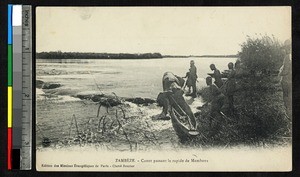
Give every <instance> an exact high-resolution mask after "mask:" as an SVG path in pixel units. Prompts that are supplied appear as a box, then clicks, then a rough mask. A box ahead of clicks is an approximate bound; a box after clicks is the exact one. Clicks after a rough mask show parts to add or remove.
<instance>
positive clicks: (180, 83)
mask: <svg viewBox="0 0 300 177" xmlns="http://www.w3.org/2000/svg"><path fill="white" fill-rule="evenodd" d="M290 46H291V44H290V41H286V42H285V45H284V47H283V49H284V51H285V58H284V62H283V65H282V67H281V69H280V73H279V76H280V77H281V85H282V90H283V101H284V105H285V107H286V108H287V110H288V112H291V109H292V105H291V97H292V96H291V95H292V94H291V93H292V87H291V86H292V75H291V71H292V68H291V55H290V51H291V47H290ZM238 62H239V61H237V63H236V64H235V66H237V65H239V64H238ZM235 66H234V64H233V63H232V62H230V63H228V70H227V81H226V82H223V81H222V77H223V75H222V74H221V72H220V71H219V70H218V69H217V68H216V66H215V65H214V64H211V65H210V69H211V70H212V71H213V73H208V75H209V76H208V77H206V84H207V86H208V88H209V91H210V95H211V97H210V98H211V99H210V100H208V103H209V105H211V111H210V116H211V118H215V117H217V116H219V115H220V114H222V112H221V109H222V107H223V105H224V103H225V100H227V102H228V108H229V109H228V113H229V114H230V115H233V114H234V97H233V95H234V93H235V91H236V80H235V76H236V71H235ZM183 78H186V81H185V80H184V79H183ZM213 79H214V83H213V82H212V81H213ZM196 82H197V68H196V66H195V62H194V61H193V60H191V61H190V68H189V72H188V73H187V74H186V76H185V77H179V76H176V75H174V74H173V73H171V72H166V73H165V74H164V75H163V79H162V84H163V91H164V92H162V93H160V94H159V96H158V98H157V102H158V103H159V104H160V105H162V106H163V111H162V113H161V114H160V119H170V116H168V110H169V107H170V104H169V101H168V94H167V93H169V94H170V93H174V92H177V93H178V92H179V93H180V94H181V95H183V93H184V91H183V90H184V89H185V87H186V86H187V87H188V88H189V93H188V94H186V95H187V96H192V97H193V98H195V97H197V90H196ZM191 88H192V91H191Z"/></svg>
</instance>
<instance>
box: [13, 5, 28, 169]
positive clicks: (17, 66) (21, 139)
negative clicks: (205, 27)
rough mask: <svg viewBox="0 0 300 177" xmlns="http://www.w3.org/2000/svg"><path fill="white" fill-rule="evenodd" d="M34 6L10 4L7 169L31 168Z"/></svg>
mask: <svg viewBox="0 0 300 177" xmlns="http://www.w3.org/2000/svg"><path fill="white" fill-rule="evenodd" d="M31 88H32V51H31V6H22V5H8V169H9V170H12V169H21V170H29V169H31V142H32V141H31V139H32V137H31V134H32V132H31V131H32V127H31V126H32V117H31V116H32V94H31Z"/></svg>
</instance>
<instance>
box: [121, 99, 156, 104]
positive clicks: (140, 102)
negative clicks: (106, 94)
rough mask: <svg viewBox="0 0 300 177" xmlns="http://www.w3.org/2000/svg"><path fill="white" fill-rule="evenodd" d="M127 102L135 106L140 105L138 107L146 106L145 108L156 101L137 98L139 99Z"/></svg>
mask: <svg viewBox="0 0 300 177" xmlns="http://www.w3.org/2000/svg"><path fill="white" fill-rule="evenodd" d="M125 101H128V102H131V103H134V104H138V105H141V104H142V105H144V106H148V105H149V104H153V103H155V102H156V101H155V100H153V99H150V98H141V97H137V98H126V99H125Z"/></svg>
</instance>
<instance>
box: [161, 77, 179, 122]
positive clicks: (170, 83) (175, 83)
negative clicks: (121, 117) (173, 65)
mask: <svg viewBox="0 0 300 177" xmlns="http://www.w3.org/2000/svg"><path fill="white" fill-rule="evenodd" d="M184 82H185V81H184V79H182V78H181V77H179V76H176V75H174V74H173V73H171V72H165V73H164V75H163V78H162V85H163V92H161V93H159V95H158V96H157V103H158V105H160V106H162V107H163V110H162V113H161V114H160V115H159V117H158V119H161V120H170V118H171V117H170V115H168V114H169V107H170V103H169V99H168V95H169V94H172V93H175V92H176V93H177V94H178V93H179V94H181V95H183V90H182V87H183V85H184Z"/></svg>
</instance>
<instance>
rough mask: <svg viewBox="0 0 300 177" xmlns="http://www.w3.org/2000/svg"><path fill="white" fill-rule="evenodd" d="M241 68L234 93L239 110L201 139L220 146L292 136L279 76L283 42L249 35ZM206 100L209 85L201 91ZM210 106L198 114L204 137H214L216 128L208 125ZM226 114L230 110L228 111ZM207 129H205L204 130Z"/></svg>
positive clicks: (241, 59) (272, 140)
mask: <svg viewBox="0 0 300 177" xmlns="http://www.w3.org/2000/svg"><path fill="white" fill-rule="evenodd" d="M241 47H242V48H241V52H239V57H240V58H239V61H240V64H239V67H236V83H237V86H236V91H235V93H234V108H235V112H234V115H232V116H227V117H228V118H230V120H227V121H226V119H228V118H226V117H223V118H221V119H219V122H220V124H221V126H222V127H221V128H220V129H219V130H218V133H217V134H216V135H214V136H213V137H212V138H210V139H209V141H208V140H204V139H203V137H199V138H198V139H197V141H198V142H199V141H200V142H201V141H202V142H206V143H211V144H213V145H216V143H221V144H222V143H223V144H224V143H225V144H228V143H230V144H239V143H246V144H249V143H250V144H259V143H260V142H263V143H265V142H275V143H276V144H278V142H279V140H282V137H285V136H291V119H290V118H289V117H288V116H287V113H286V109H285V106H284V103H283V96H282V88H281V84H280V79H279V77H278V76H277V73H278V72H279V68H280V67H281V65H282V63H283V59H284V51H283V50H282V45H281V43H280V42H279V41H278V40H277V39H275V37H272V38H270V37H268V36H262V37H257V38H248V39H247V41H246V42H244V43H243V44H242V45H241ZM201 96H202V98H203V100H204V101H206V100H208V99H209V98H210V95H209V93H207V88H204V89H202V90H201ZM208 113H209V109H208V108H203V109H202V110H201V115H199V116H197V118H198V120H199V121H200V122H201V123H202V124H200V126H201V127H199V131H200V130H206V131H207V132H205V133H202V134H203V136H208V137H209V136H210V133H209V132H212V133H213V131H214V130H213V129H209V128H207V126H208V122H209V118H208V117H209V116H207V115H208ZM225 114H226V113H225ZM202 132H203V131H202Z"/></svg>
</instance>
